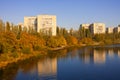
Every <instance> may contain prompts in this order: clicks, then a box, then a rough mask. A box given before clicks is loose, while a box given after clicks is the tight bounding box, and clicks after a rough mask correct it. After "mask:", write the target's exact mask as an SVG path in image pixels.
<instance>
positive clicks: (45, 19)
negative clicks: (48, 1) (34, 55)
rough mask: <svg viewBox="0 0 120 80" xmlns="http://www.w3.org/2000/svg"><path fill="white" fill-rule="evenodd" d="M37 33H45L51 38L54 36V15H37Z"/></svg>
mask: <svg viewBox="0 0 120 80" xmlns="http://www.w3.org/2000/svg"><path fill="white" fill-rule="evenodd" d="M37 26H38V27H37V32H40V31H45V32H47V33H48V34H49V32H51V34H52V35H53V36H55V35H56V16H54V15H38V16H37Z"/></svg>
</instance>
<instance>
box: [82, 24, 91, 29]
mask: <svg viewBox="0 0 120 80" xmlns="http://www.w3.org/2000/svg"><path fill="white" fill-rule="evenodd" d="M80 27H81V28H84V29H89V27H90V24H81V25H80Z"/></svg>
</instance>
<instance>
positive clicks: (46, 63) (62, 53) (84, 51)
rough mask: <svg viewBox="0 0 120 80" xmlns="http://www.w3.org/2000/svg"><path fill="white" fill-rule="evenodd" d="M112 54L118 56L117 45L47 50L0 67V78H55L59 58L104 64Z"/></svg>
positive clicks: (12, 79)
mask: <svg viewBox="0 0 120 80" xmlns="http://www.w3.org/2000/svg"><path fill="white" fill-rule="evenodd" d="M114 56H118V57H119V58H120V48H119V46H117V47H116V46H113V47H109V46H107V47H91V46H90V47H82V48H75V47H74V48H73V47H72V48H68V49H63V50H57V51H48V53H47V54H46V55H43V56H41V57H39V58H31V59H27V60H24V61H19V62H18V63H13V64H9V65H8V66H7V67H5V68H4V69H0V80H21V79H22V80H25V79H38V80H39V79H46V78H47V79H57V67H58V66H57V65H58V62H59V60H66V59H67V58H70V59H75V58H78V59H79V60H80V61H82V62H83V63H85V64H86V63H87V64H91V63H94V64H104V63H105V62H106V58H107V57H109V58H110V59H112V58H113V57H114Z"/></svg>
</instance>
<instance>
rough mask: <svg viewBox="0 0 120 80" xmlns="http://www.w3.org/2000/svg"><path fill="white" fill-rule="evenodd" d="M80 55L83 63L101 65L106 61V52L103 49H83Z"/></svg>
mask: <svg viewBox="0 0 120 80" xmlns="http://www.w3.org/2000/svg"><path fill="white" fill-rule="evenodd" d="M80 52H82V54H81V53H80V58H81V59H82V60H83V61H84V63H87V64H88V63H95V64H102V63H105V60H106V51H105V50H104V49H94V48H85V49H84V50H83V51H80Z"/></svg>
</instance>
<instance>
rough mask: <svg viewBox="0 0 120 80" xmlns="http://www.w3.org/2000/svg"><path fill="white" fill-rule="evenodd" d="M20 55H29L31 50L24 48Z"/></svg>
mask: <svg viewBox="0 0 120 80" xmlns="http://www.w3.org/2000/svg"><path fill="white" fill-rule="evenodd" d="M22 53H24V54H30V53H31V49H30V48H29V47H24V48H23V49H22Z"/></svg>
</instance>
